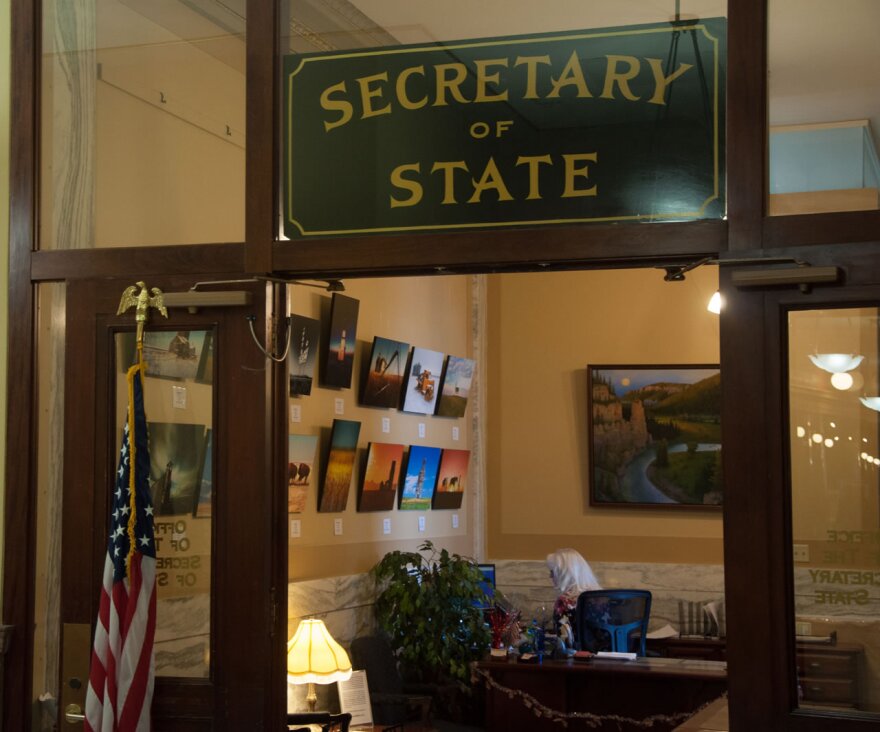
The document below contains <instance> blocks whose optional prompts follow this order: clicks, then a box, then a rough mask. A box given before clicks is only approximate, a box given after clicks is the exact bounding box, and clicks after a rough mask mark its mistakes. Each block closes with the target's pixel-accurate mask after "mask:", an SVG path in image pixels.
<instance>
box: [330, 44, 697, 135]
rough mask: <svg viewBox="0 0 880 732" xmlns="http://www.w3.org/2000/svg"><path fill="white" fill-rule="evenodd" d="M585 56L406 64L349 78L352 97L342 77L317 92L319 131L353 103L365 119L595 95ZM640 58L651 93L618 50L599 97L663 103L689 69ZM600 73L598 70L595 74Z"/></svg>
mask: <svg viewBox="0 0 880 732" xmlns="http://www.w3.org/2000/svg"><path fill="white" fill-rule="evenodd" d="M584 58H590V53H589V49H588V48H584V47H582V48H580V49H574V50H572V51H571V53H570V54H569V55H568V57H567V59H566V60H565V62H564V63H562V65H561V68H559V67H558V66H557V68H554V64H553V60H552V59H551V58H550V56H549V55H548V54H543V55H539V56H515V57H513V58H512V59H511V58H507V57H501V58H486V59H475V60H473V61H470V62H468V64H465V63H462V62H453V63H443V64H434V65H433V66H425V65H424V64H422V65H418V66H407V67H406V68H404V69H401V70H400V71H399V72H396V76H395V77H394V78H393V79H392V77H391V72H389V71H383V72H380V73H377V74H371V75H369V76H361V77H358V78H356V79H351V80H350V81H351V82H352V83H353V84H355V85H356V88H357V90H358V92H357V93H353V94H352V99H349V98H348V87H347V85H346V81H340V82H338V83H336V84H333V85H331V86H328V87H327V88H326V89H324V91H322V92H321V95H320V105H321V108H322V109H323V110H325V112H330V113H331V116H330V117H329V118H326V119H324V121H323V123H324V130H325V131H326V132H329V131H330V130H332V129H335V128H337V127H341V126H343V125H345V124H348V123H349V122H350V121H351V120H352V119H353V118H354V114H355V105H356V104H359V106H360V116H359V119H367V118H369V117H376V116H379V115H386V114H392V113H393V112H394V110H395V107H397V108H399V109H403V110H407V111H414V110H417V109H422V108H423V107H425V106H427V105H429V104H430V105H431V106H434V107H448V106H449V105H450V104H453V103H455V104H493V103H495V104H500V103H504V102H508V101H509V100H510V97H511V95H512V94H513V93H514V91H513V90H516V93H519V94H521V98H522V99H541V98H542V91H543V98H545V99H559V98H560V97H562V96H563V95H566V96H569V97H571V98H572V99H582V100H594V97H593V93H592V92H591V91H590V87H589V84H588V80H587V77H586V75H585V71H584V65H583V62H582V59H584ZM643 60H644V61H645V62H646V63H647V65H648V67H649V68H650V70H651V78H652V80H653V88H648V89H646V95H647V94H648V92H650V95H649V96H646V97H645V99H644V101H643V100H642V97H641V96H639V95H638V94H636V93H634V92H633V90H632V86H631V82H632V81H633V79H635V78H636V77H637V76H638V75H639V73H640V72H641V68H642V61H641V60H640V59H639V58H637V57H635V56H625V55H618V54H607V55H606V56H605V71H604V79H601V80H600V79H598V78H596V79H595V83H596V84H597V85H598V83H599V82H600V81H601V82H602V94H601V99H616V100H627V101H630V102H639V101H642V103H647V104H657V105H664V104H666V97H667V93H668V91H669V88H670V86H671V85H672V84H673V82H675V81H677V80H678V79H680V78H681V77H682V76H684V75H685V74H686V73H687V72H688V71H690V70H691V69H692V68H693V65H692V64H686V63H681V64H679V66H678V68H677V69H675V70H674V71H673V72H672V73H670V74H669V75H668V76H667V75H666V73H665V69H664V68H663V61H662V60H661V59H659V58H647V57H645V58H644V59H643ZM559 63H561V61H560V62H559ZM600 74H601V72H597V74H596V76H597V77H598V76H599V75H600ZM469 76H470V77H472V78H473V85H474V98H473V99H468V97H467V96H466V95H465V92H464V89H463V87H464V86H465V84H466V83H467V81H468V78H469ZM414 77H421V79H422V80H423V81H424V82H425V83H426V86H427V88H428V89H430V87H431V85H432V84H433V98H432V92H431V91H425V92H423V93H422V96H421V97H417V98H414V97H413V96H412V94H413V86H412V84H411V82H412V81H413V80H414ZM432 77H433V79H432ZM591 81H592V79H591ZM392 83H393V92H392ZM646 86H648V85H647V84H646ZM490 88H494V91H490ZM597 88H598V86H597ZM569 89H570V90H571V91H569ZM585 103H586V102H585Z"/></svg>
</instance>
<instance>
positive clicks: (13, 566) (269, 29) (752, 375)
mask: <svg viewBox="0 0 880 732" xmlns="http://www.w3.org/2000/svg"><path fill="white" fill-rule="evenodd" d="M279 6H280V2H279V0H273V2H267V1H266V0H248V2H247V15H248V24H247V52H246V53H247V71H246V85H247V89H246V99H247V105H248V108H247V110H246V120H247V158H246V166H245V176H246V183H247V186H246V188H247V194H246V195H247V198H246V202H245V235H246V242H245V243H237V242H232V243H220V244H204V245H197V246H188V247H160V248H145V247H138V248H130V249H105V250H92V251H51V252H50V251H35V250H36V249H37V243H38V231H39V226H38V222H39V210H38V204H37V201H38V191H39V138H38V131H39V129H40V110H39V92H40V74H39V69H40V63H41V49H40V37H41V18H40V0H12V16H11V28H12V29H13V31H12V80H11V81H12V83H11V86H12V94H11V102H12V103H11V119H10V121H11V153H10V237H9V247H10V256H9V316H10V317H9V338H8V349H7V358H8V373H9V374H10V375H14V378H12V377H10V379H9V386H8V404H7V424H8V429H7V453H6V486H7V488H6V507H5V517H6V518H5V520H6V525H5V528H4V535H3V541H4V544H5V548H6V551H5V553H4V566H3V598H2V602H3V615H2V622H4V623H6V624H10V625H13V626H14V630H13V635H12V644H11V647H10V649H9V652H8V654H7V656H6V664H7V672H6V679H5V689H4V700H3V720H2V722H3V725H4V728H5V729H24V728H25V726H26V722H27V720H28V719H29V717H30V703H31V700H30V693H29V692H30V683H31V678H32V660H31V657H30V653H31V651H32V643H33V638H32V634H31V632H30V631H28V630H27V629H29V628H30V627H31V625H32V621H33V577H32V574H33V567H34V542H35V484H36V470H35V461H36V444H37V442H36V425H37V416H36V407H37V405H36V383H35V368H34V367H35V362H36V332H35V328H36V322H35V308H36V288H37V286H38V284H39V283H40V282H47V281H63V280H68V281H70V280H74V279H78V278H91V277H109V276H120V277H121V276H128V274H127V273H131V272H137V273H138V274H155V275H169V274H175V273H190V274H191V275H192V277H193V279H200V278H203V277H202V275H209V274H212V273H217V272H227V273H233V274H235V275H236V276H243V275H246V274H248V273H264V272H266V271H272V272H276V273H282V272H284V273H294V274H303V275H307V274H313V275H321V274H328V273H332V274H334V275H367V274H369V275H373V276H378V275H401V274H429V273H434V272H437V271H443V272H448V271H461V272H469V271H473V272H489V271H518V270H543V269H547V268H551V269H567V268H585V267H603V266H623V265H627V266H638V265H649V264H656V263H657V262H658V260H663V261H669V260H671V259H676V260H679V261H692V260H693V259H694V258H695V257H696V255H697V254H718V253H725V252H732V253H741V252H746V253H748V252H751V253H753V254H754V255H756V256H761V255H764V256H767V255H770V254H776V253H777V252H775V251H770V250H772V249H776V248H780V247H786V246H795V245H813V246H815V249H814V250H813V251H812V252H811V259H813V260H815V259H816V258H817V257H819V258H821V257H822V256H825V253H826V250H828V249H831V248H835V247H827V246H825V245H830V244H836V243H838V242H872V241H877V240H880V212H855V213H839V214H824V215H810V216H789V217H772V218H771V217H768V216H766V212H765V210H764V209H765V200H766V191H767V183H766V170H767V151H766V147H767V142H766V140H767V135H766V123H767V96H766V95H767V84H766V58H767V51H766V30H767V21H766V0H735V2H733V1H732V2H730V3H729V7H728V46H729V55H728V99H729V100H733V102H734V103H732V104H731V103H729V104H728V105H727V110H728V111H727V114H728V132H727V148H728V149H729V150H735V151H736V155H732V156H728V159H727V171H728V172H727V176H728V185H727V202H728V221H726V222H725V221H716V222H692V223H686V224H653V225H651V224H639V225H621V226H602V225H589V224H588V225H584V226H577V227H566V228H559V229H535V230H529V231H525V230H524V231H521V232H515V233H511V232H509V231H495V232H493V231H487V232H481V233H480V234H479V235H472V234H467V233H465V234H455V235H442V236H441V235H420V236H417V235H406V236H399V237H390V236H389V237H376V238H371V237H363V238H347V239H334V240H324V241H323V242H321V243H318V242H279V241H276V238H275V232H276V226H275V211H276V202H277V200H278V196H277V174H276V173H277V167H278V160H279V150H278V142H279V141H278V135H277V134H276V132H277V125H278V122H277V117H276V115H275V99H274V90H275V89H276V88H277V83H276V82H277V75H278V68H277V63H276V58H277V53H278V40H277V39H278V38H279V33H278V28H279V17H280V13H279ZM267 90H268V92H269V93H267ZM781 251H785V250H784V249H783V250H781ZM438 252H440V253H438ZM443 252H446V253H445V254H444V253H443ZM734 317H737V318H744V320H740V321H735V320H734ZM752 318H758V320H759V321H760V313H759V312H757V310H755V308H754V304H753V303H752V304H749V303H742V304H738V305H736V306H735V307H734V308H733V309H732V310H731V312H730V313H729V314H728V315H726V316H722V329H721V332H722V364H723V367H724V368H727V366H726V362H727V360H728V359H737V358H744V357H745V356H744V355H743V354H739V353H738V352H737V351H736V349H738V348H741V347H742V345H743V344H744V343H747V344H749V345H750V346H751V345H753V344H754V343H755V336H756V335H757V333H750V332H749V331H750V329H752V328H753V327H754V323H752V322H750V319H752ZM731 349H733V350H731ZM760 383H762V381H761V374H760V372H759V371H757V370H755V369H750V368H749V367H748V366H747V365H743V366H742V367H741V368H739V369H735V370H734V375H733V376H732V377H731V379H730V380H729V381H728V382H726V393H731V389H734V388H738V389H741V390H749V392H753V389H752V387H753V386H754V385H755V384H760ZM738 393H740V394H741V393H743V392H742V391H740V392H738ZM271 400H272V404H273V405H274V406H273V409H274V410H275V411H276V412H278V413H280V414H281V415H285V408H286V407H285V405H284V403H283V391H282V386H281V385H280V384H276V388H275V392H274V394H273V396H272V397H271ZM757 401H760V400H757ZM728 403H729V399H728ZM268 419H269V421H270V422H271V423H272V424H273V425H276V427H275V429H276V430H277V424H279V423H281V422H282V421H283V422H284V424H285V426H286V420H282V418H281V417H279V416H278V415H277V414H275V415H274V417H269V418H268ZM724 420H725V425H727V423H728V421H730V425H731V427H727V426H726V428H725V429H726V430H727V431H728V432H729V431H731V429H732V428H733V427H734V426H736V425H742V424H743V418H742V415H741V414H739V413H738V412H736V411H734V410H731V409H729V408H728V410H727V411H726V412H725V414H724ZM269 429H270V428H269V427H268V426H267V430H269ZM267 434H272V435H273V438H272V439H269V440H267V445H270V447H268V448H267V449H269V450H272V449H274V450H275V453H276V454H283V449H284V446H283V442H282V436H281V435H280V433H279V434H276V433H275V432H271V431H267ZM736 445H737V442H736V439H735V438H733V439H732V441H731V440H727V441H726V449H731V448H736ZM759 458H760V460H761V462H759V463H757V464H755V465H753V466H751V467H750V470H751V473H752V477H754V478H755V479H759V478H760V479H763V478H764V477H765V473H766V470H767V464H768V463H767V455H766V454H764V455H759ZM728 462H729V461H728ZM276 469H277V466H276ZM279 480H280V479H279ZM743 485H751V486H757V485H760V482H751V483H745V484H743ZM10 487H14V490H12V489H11V488H10ZM759 498H760V497H759V496H753V495H751V494H750V492H749V491H742V492H741V494H740V495H739V496H737V497H734V498H733V499H732V500H730V502H729V504H728V507H727V509H726V511H725V569H726V577H727V583H728V590H729V594H728V598H729V600H728V613H729V615H730V622H729V628H730V632H731V633H732V634H733V635H734V636H735V635H736V634H737V633H741V634H742V636H743V637H745V636H746V635H747V634H749V633H753V632H756V631H755V627H754V626H753V625H751V624H750V622H749V621H750V619H751V618H752V615H751V613H750V612H749V608H748V607H747V605H749V604H751V603H752V601H751V599H750V597H751V594H750V593H746V594H743V595H740V594H733V591H734V590H745V589H746V587H747V586H749V582H748V577H745V576H744V570H741V569H740V568H739V566H738V562H739V558H740V557H742V556H744V555H748V550H749V546H748V544H749V540H748V539H747V538H746V534H744V533H741V532H742V531H744V530H745V529H746V528H748V527H751V526H755V525H758V526H768V527H769V526H770V525H771V524H772V520H773V518H774V517H773V514H772V510H771V508H772V507H768V506H766V505H765V504H764V503H762V502H761V501H760V500H759ZM276 530H277V527H276ZM759 544H760V542H759ZM284 556H285V560H284V561H286V554H285V555H284ZM283 579H284V582H285V583H286V576H285V577H284V578H283ZM273 591H275V592H276V594H277V596H278V597H280V596H281V593H280V589H279V588H278V587H275V588H274V590H273ZM285 597H286V595H285ZM282 607H284V605H283V603H282V602H281V600H278V605H277V606H276V609H278V608H282ZM278 614H279V615H282V614H281V613H278ZM283 620H284V618H283V617H279V618H276V621H275V622H276V623H277V624H278V625H279V626H280V625H281V624H283ZM278 653H279V655H280V654H282V653H283V651H282V650H278ZM737 653H738V652H737V651H734V657H733V659H732V662H731V670H732V675H731V702H732V708H734V709H735V708H737V706H738V700H739V699H742V700H743V704H751V703H752V700H751V699H749V697H747V696H745V695H744V694H743V689H745V687H744V686H742V685H741V684H740V683H739V681H738V677H740V676H741V675H743V676H744V675H746V674H749V673H753V670H754V666H753V664H751V663H750V662H749V659H748V658H745V657H744V654H739V655H737ZM762 673H763V671H762ZM774 673H775V672H774ZM274 708H275V709H276V710H279V709H280V706H279V705H276V706H275V707H274ZM278 713H279V715H280V711H279V712H278ZM734 718H738V717H737V715H736V714H734ZM279 719H280V717H279Z"/></svg>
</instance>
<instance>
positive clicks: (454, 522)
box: [452, 513, 458, 529]
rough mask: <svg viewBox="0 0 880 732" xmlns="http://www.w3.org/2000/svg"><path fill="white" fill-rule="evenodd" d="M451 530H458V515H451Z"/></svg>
mask: <svg viewBox="0 0 880 732" xmlns="http://www.w3.org/2000/svg"><path fill="white" fill-rule="evenodd" d="M452 528H453V529H457V528H458V514H457V513H454V514H452Z"/></svg>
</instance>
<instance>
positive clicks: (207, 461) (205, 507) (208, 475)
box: [193, 430, 214, 518]
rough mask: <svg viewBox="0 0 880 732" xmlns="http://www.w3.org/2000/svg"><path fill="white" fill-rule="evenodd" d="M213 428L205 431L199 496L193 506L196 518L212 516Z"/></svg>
mask: <svg viewBox="0 0 880 732" xmlns="http://www.w3.org/2000/svg"><path fill="white" fill-rule="evenodd" d="M211 434H212V433H211V430H208V431H207V432H206V433H205V457H204V459H203V460H202V474H201V477H200V479H199V496H198V499H197V500H196V505H195V506H194V507H193V516H195V517H196V518H211V500H212V496H213V494H214V485H213V481H212V477H213V473H214V465H213V462H212V455H213V453H214V449H213V442H212V440H211Z"/></svg>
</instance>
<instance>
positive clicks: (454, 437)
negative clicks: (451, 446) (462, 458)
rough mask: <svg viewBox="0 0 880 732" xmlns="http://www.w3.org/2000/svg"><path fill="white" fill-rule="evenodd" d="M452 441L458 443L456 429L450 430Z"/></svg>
mask: <svg viewBox="0 0 880 732" xmlns="http://www.w3.org/2000/svg"><path fill="white" fill-rule="evenodd" d="M452 439H453V440H455V441H456V442H458V427H453V428H452Z"/></svg>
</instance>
